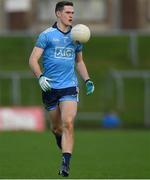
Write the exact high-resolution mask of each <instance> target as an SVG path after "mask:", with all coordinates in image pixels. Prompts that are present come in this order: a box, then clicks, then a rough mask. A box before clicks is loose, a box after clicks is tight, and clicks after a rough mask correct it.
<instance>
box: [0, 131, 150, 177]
mask: <svg viewBox="0 0 150 180" xmlns="http://www.w3.org/2000/svg"><path fill="white" fill-rule="evenodd" d="M149 139H150V132H149V131H148V130H147V131H146V130H145V131H144V130H101V129H100V130H76V131H75V149H74V153H73V157H72V161H71V174H70V177H69V178H82V179H84V178H85V179H88V178H89V179H94V178H99V179H100V178H103V179H107V178H109V179H110V178H131V179H135V178H140V179H144V178H150V166H149V162H150V156H149V152H150V141H149ZM60 156H61V153H60V151H59V150H58V148H57V147H56V145H55V140H54V137H53V135H52V134H51V133H49V132H44V133H35V132H0V178H41V179H44V178H48V179H51V178H53V179H54V178H57V179H58V178H61V177H59V176H58V175H57V172H58V168H59V164H60V160H61V159H60Z"/></svg>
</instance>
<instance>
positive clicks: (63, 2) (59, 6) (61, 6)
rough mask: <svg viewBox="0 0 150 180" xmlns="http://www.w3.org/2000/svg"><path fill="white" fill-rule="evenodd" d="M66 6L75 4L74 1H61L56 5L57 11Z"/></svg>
mask: <svg viewBox="0 0 150 180" xmlns="http://www.w3.org/2000/svg"><path fill="white" fill-rule="evenodd" d="M64 6H73V2H70V1H60V2H58V3H57V4H56V7H55V13H56V12H57V11H62V10H63V9H64Z"/></svg>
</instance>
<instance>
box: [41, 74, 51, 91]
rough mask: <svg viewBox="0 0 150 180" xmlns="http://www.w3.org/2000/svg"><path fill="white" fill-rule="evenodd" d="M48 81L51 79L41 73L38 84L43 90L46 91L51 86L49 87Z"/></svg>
mask: <svg viewBox="0 0 150 180" xmlns="http://www.w3.org/2000/svg"><path fill="white" fill-rule="evenodd" d="M49 81H51V79H49V78H47V77H45V76H43V75H41V76H40V77H39V85H40V86H41V89H42V90H43V91H45V92H46V91H48V90H51V87H50V84H49Z"/></svg>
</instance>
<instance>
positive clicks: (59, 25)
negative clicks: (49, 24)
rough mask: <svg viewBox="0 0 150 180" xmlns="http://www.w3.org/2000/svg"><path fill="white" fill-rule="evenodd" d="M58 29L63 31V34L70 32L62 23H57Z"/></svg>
mask: <svg viewBox="0 0 150 180" xmlns="http://www.w3.org/2000/svg"><path fill="white" fill-rule="evenodd" d="M57 27H58V28H59V29H60V30H61V31H62V32H67V31H68V30H69V26H66V25H65V24H63V23H61V22H57Z"/></svg>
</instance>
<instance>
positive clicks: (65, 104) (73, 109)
mask: <svg viewBox="0 0 150 180" xmlns="http://www.w3.org/2000/svg"><path fill="white" fill-rule="evenodd" d="M60 111H61V119H62V122H63V123H64V122H66V121H73V120H74V118H75V116H76V113H77V102H76V101H62V102H61V103H60Z"/></svg>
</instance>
